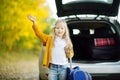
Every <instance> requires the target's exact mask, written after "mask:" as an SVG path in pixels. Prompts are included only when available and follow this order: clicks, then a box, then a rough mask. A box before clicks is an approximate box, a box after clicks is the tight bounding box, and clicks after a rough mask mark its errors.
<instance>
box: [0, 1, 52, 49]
mask: <svg viewBox="0 0 120 80" xmlns="http://www.w3.org/2000/svg"><path fill="white" fill-rule="evenodd" d="M28 14H31V15H34V16H36V18H37V21H38V22H37V23H38V25H39V27H40V30H42V31H44V30H45V32H47V31H48V33H49V32H50V27H49V26H50V25H51V23H52V22H53V21H54V19H52V20H51V19H50V18H49V16H50V15H49V8H48V5H47V4H46V0H0V51H1V50H7V51H8V50H23V49H32V50H34V49H38V50H39V49H40V44H41V42H40V40H38V38H37V37H36V36H35V34H34V31H33V29H32V23H31V22H30V21H29V20H28V19H27V15H28ZM48 27H49V28H48ZM48 29H49V30H48Z"/></svg>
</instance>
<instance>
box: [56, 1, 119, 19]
mask: <svg viewBox="0 0 120 80" xmlns="http://www.w3.org/2000/svg"><path fill="white" fill-rule="evenodd" d="M119 2H120V0H56V7H57V15H58V16H59V17H61V16H69V15H80V14H95V15H104V16H117V14H118V7H119Z"/></svg>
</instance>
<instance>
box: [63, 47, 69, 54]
mask: <svg viewBox="0 0 120 80" xmlns="http://www.w3.org/2000/svg"><path fill="white" fill-rule="evenodd" d="M64 50H65V53H66V54H68V53H70V48H69V47H68V46H65V47H64Z"/></svg>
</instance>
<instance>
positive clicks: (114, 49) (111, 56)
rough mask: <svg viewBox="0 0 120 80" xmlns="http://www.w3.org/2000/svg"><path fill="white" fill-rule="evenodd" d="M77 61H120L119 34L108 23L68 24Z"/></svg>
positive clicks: (78, 22) (74, 22) (83, 22)
mask: <svg viewBox="0 0 120 80" xmlns="http://www.w3.org/2000/svg"><path fill="white" fill-rule="evenodd" d="M68 28H69V32H70V37H71V41H72V43H73V48H74V57H73V60H75V61H82V60H83V61H115V60H118V59H119V52H120V50H119V48H120V47H119V45H120V43H119V38H118V36H119V35H118V32H117V30H116V28H115V27H114V25H113V24H111V23H108V22H107V21H104V20H103V21H102V20H101V21H94V20H87V21H86V20H85V21H84V20H82V21H72V22H68Z"/></svg>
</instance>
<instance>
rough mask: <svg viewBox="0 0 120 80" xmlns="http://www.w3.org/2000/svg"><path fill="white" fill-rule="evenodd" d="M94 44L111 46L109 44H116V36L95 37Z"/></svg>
mask: <svg viewBox="0 0 120 80" xmlns="http://www.w3.org/2000/svg"><path fill="white" fill-rule="evenodd" d="M94 44H95V46H96V47H99V46H109V45H114V44H115V40H114V38H95V39H94Z"/></svg>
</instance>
